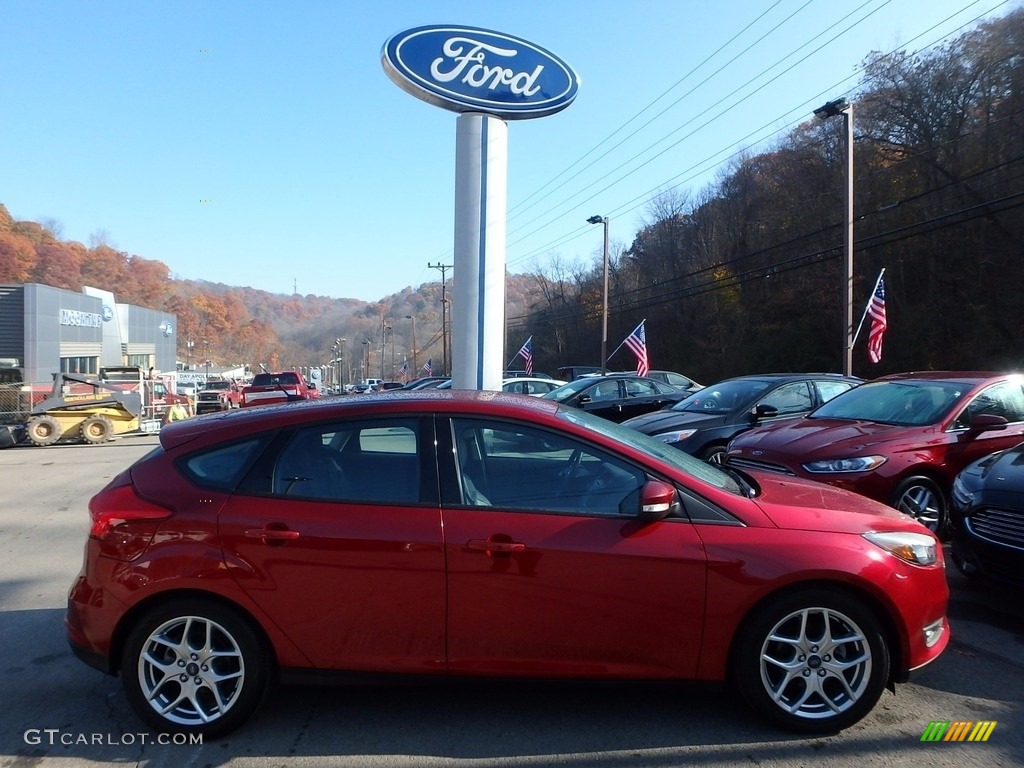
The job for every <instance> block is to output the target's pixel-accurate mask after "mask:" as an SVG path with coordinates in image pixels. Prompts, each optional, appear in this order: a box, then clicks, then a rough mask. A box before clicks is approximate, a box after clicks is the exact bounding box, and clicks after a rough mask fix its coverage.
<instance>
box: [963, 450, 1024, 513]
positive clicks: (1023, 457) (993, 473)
mask: <svg viewBox="0 0 1024 768" xmlns="http://www.w3.org/2000/svg"><path fill="white" fill-rule="evenodd" d="M961 477H963V478H965V479H966V480H967V481H968V484H969V485H970V487H971V488H973V489H978V488H979V487H984V488H985V489H987V490H988V491H991V492H993V493H998V494H1000V495H1006V496H1007V497H1008V498H1017V497H1022V496H1024V443H1021V444H1020V445H1018V446H1016V447H1014V448H1010V449H1008V450H1005V451H1003V452H1002V453H997V454H995V455H994V456H986V457H985V458H983V459H979V460H978V461H976V462H974V463H973V464H971V465H969V466H968V467H967V468H965V469H964V470H963V472H962V473H961ZM990 501H991V500H990ZM991 503H995V502H994V501H991ZM1012 503H1013V504H1015V505H1017V504H1020V501H1019V500H1017V501H1014V502H1012Z"/></svg>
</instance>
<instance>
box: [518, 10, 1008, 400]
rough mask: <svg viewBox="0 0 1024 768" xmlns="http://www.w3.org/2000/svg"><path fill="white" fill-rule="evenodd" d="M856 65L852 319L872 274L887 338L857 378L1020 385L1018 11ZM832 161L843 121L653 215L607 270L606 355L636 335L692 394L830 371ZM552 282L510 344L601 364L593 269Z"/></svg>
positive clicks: (835, 334)
mask: <svg viewBox="0 0 1024 768" xmlns="http://www.w3.org/2000/svg"><path fill="white" fill-rule="evenodd" d="M865 64H866V66H865V69H864V77H863V80H862V83H861V85H860V87H859V89H857V91H856V92H854V93H852V94H849V95H848V99H849V101H850V102H851V103H852V104H853V109H854V131H855V139H854V163H855V172H854V179H855V194H854V198H855V248H854V254H855V257H854V272H855V299H854V305H855V319H854V322H855V323H856V322H857V321H859V319H860V316H861V313H862V312H863V309H864V307H865V305H866V304H867V301H868V299H869V297H870V293H871V290H872V287H873V286H874V283H875V279H876V278H877V276H878V274H879V272H880V270H881V269H882V268H883V267H885V268H886V270H887V271H886V273H885V284H886V289H887V310H888V322H889V330H888V332H887V334H886V336H885V340H884V348H883V357H882V361H881V362H880V363H878V364H872V363H870V362H869V361H868V360H867V356H866V352H865V345H866V340H867V333H866V331H867V329H866V328H865V330H864V331H863V332H862V334H861V337H860V340H859V341H858V344H857V347H856V348H855V350H854V373H855V374H857V375H860V376H865V377H872V376H878V375H882V374H885V373H890V372H894V371H901V370H912V369H924V368H932V369H942V368H957V369H973V368H980V369H988V368H996V369H1003V368H1011V369H1014V368H1015V369H1022V368H1024V348H1022V338H1021V336H1022V334H1021V328H1022V327H1024V301H1022V300H1021V289H1022V287H1024V266H1022V258H1021V257H1022V255H1024V254H1022V250H1024V212H1022V209H1021V205H1022V204H1024V114H1022V109H1024V10H1016V11H1014V12H1012V13H1010V14H1008V15H1007V16H1006V17H1004V18H1002V19H999V20H996V21H992V22H990V23H986V24H983V25H981V26H979V27H978V28H977V29H975V30H973V31H971V32H970V33H967V34H965V35H964V36H962V37H961V38H960V39H958V40H956V41H953V42H951V43H949V44H947V45H945V46H943V47H941V48H937V49H934V50H931V51H929V52H927V53H925V54H923V55H915V56H912V55H908V54H905V53H896V54H892V55H880V54H872V55H870V56H868V58H867V59H866V62H865ZM837 95H839V94H837ZM844 157H845V148H844V135H843V120H842V119H841V118H834V119H828V120H817V119H814V118H813V117H811V116H810V115H809V116H808V120H807V122H806V123H804V124H802V125H801V126H799V127H798V128H797V129H795V130H793V131H792V132H791V133H789V134H788V135H787V136H785V137H784V138H783V139H782V140H780V141H779V142H778V143H777V145H776V146H773V147H770V148H768V149H766V150H764V151H761V152H758V153H757V154H748V155H747V156H745V157H743V158H741V159H739V160H737V161H735V162H734V163H733V164H732V166H731V167H729V168H727V169H725V170H724V171H723V172H722V173H721V174H720V177H719V180H718V181H717V182H716V183H714V184H712V185H711V186H709V187H708V188H706V189H703V190H701V191H700V192H699V193H696V194H690V193H688V192H686V191H684V190H668V191H666V192H665V194H663V195H662V196H661V197H659V198H658V199H656V200H654V201H653V202H652V203H651V205H650V207H649V210H648V215H647V222H648V223H647V224H646V226H644V227H643V228H642V229H641V230H640V231H639V232H637V233H636V235H635V237H634V238H633V240H632V244H631V245H630V246H629V247H628V248H627V249H625V251H624V252H623V253H621V254H618V255H616V257H615V258H614V259H613V268H612V277H611V287H610V297H611V298H610V301H609V304H610V321H609V349H613V348H614V346H615V345H616V344H617V343H618V342H619V341H620V340H621V339H623V338H624V337H625V336H626V335H627V334H629V332H630V331H631V330H632V329H633V328H634V327H635V326H636V325H637V323H639V322H640V321H641V320H642V319H644V318H646V319H647V324H646V331H647V343H648V347H649V350H650V357H651V364H652V366H653V367H657V368H675V369H678V370H680V371H683V372H686V373H689V374H690V375H692V376H694V377H696V378H698V380H705V381H708V380H715V379H718V378H721V377H724V376H727V375H734V374H739V373H748V372H756V371H769V370H779V371H797V370H832V371H835V370H840V368H841V365H842V354H843V351H842V350H843V341H844V338H845V332H844V324H843V317H842V309H841V307H842V288H843V258H842V257H843V219H844V216H843V214H844V203H843V193H844V189H845V182H844V176H843V168H844V165H843V159H844ZM665 171H666V173H665V175H666V176H668V177H671V176H672V175H673V174H672V169H671V168H666V169H665ZM556 263H557V262H556ZM547 278H548V280H549V284H548V287H547V292H546V293H545V295H544V296H543V297H542V299H541V300H540V302H539V303H538V304H537V305H536V307H535V308H534V310H533V311H531V312H529V313H525V314H523V315H521V316H514V317H513V316H511V313H510V336H526V335H528V334H532V335H533V338H534V353H535V356H536V357H537V359H538V365H539V366H540V367H542V368H543V367H550V366H553V365H554V364H555V363H556V362H558V361H563V360H569V359H571V360H573V361H581V362H583V361H586V362H591V361H596V359H597V357H598V356H599V346H598V344H599V340H600V314H601V312H600V310H601V306H600V305H601V286H602V274H601V270H600V265H598V264H594V265H593V267H592V268H590V269H588V270H582V271H579V270H578V271H576V272H575V273H574V272H572V271H570V270H564V269H555V268H553V269H550V270H549V271H548V274H547ZM628 362H630V360H629V356H628V354H627V353H625V352H620V353H619V356H617V357H615V358H613V360H612V363H611V365H612V367H624V365H623V364H624V363H628ZM617 364H618V365H617Z"/></svg>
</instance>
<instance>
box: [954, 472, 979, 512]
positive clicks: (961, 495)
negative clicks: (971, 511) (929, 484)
mask: <svg viewBox="0 0 1024 768" xmlns="http://www.w3.org/2000/svg"><path fill="white" fill-rule="evenodd" d="M951 496H952V497H953V502H954V503H955V504H956V505H957V506H958V507H959V508H960V509H967V508H968V507H969V506H971V500H972V499H973V496H974V494H972V493H971V492H970V491H968V490H967V486H965V485H964V481H963V480H961V479H960V477H959V475H958V476H957V478H956V480H954V481H953V493H952V494H951Z"/></svg>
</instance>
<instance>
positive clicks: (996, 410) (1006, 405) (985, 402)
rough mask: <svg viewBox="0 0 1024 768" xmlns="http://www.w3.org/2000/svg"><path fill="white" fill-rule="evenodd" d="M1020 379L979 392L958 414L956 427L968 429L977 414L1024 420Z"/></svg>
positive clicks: (1003, 382) (1023, 397) (1014, 420)
mask: <svg viewBox="0 0 1024 768" xmlns="http://www.w3.org/2000/svg"><path fill="white" fill-rule="evenodd" d="M1021 384H1022V382H1021V380H1020V379H1010V380H1009V381H1001V382H999V383H998V384H993V385H992V386H991V387H989V388H988V389H985V390H983V391H981V392H979V393H978V394H977V395H975V396H974V399H973V400H971V402H970V404H969V405H968V406H967V407H966V408H964V410H963V411H962V412H961V413H960V415H959V416H957V419H956V423H955V424H954V425H953V428H954V429H967V428H968V427H969V426H970V424H971V420H972V419H974V418H975V417H977V416H982V415H986V416H1002V417H1003V418H1004V419H1006V420H1007V421H1008V422H1010V423H1011V424H1013V423H1014V422H1018V421H1024V389H1022V387H1021Z"/></svg>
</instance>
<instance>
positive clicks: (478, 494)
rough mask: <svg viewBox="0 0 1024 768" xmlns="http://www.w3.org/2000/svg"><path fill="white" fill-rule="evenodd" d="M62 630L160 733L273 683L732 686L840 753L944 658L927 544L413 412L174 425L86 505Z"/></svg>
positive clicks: (211, 716) (240, 709)
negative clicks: (852, 732) (398, 677)
mask: <svg viewBox="0 0 1024 768" xmlns="http://www.w3.org/2000/svg"><path fill="white" fill-rule="evenodd" d="M89 509H90V515H91V518H92V528H91V531H90V534H89V538H88V541H87V543H86V556H85V561H84V564H83V567H82V572H81V574H80V575H79V576H78V578H77V580H76V581H75V583H74V584H73V586H72V588H71V592H70V595H69V601H68V610H67V618H66V624H67V629H68V634H69V639H70V642H71V645H72V647H73V649H74V650H75V652H76V653H77V655H78V656H79V657H80V658H82V659H83V660H84V661H86V662H87V663H89V664H91V665H93V666H95V667H97V668H99V669H101V670H103V671H105V672H108V673H112V674H118V673H120V675H121V677H122V680H123V683H124V688H125V691H126V693H127V696H128V698H129V699H130V701H131V703H132V704H133V705H134V707H135V709H136V711H137V712H138V713H139V715H140V716H141V717H142V719H143V720H145V721H146V722H147V723H148V724H149V725H150V726H152V727H153V728H155V729H158V730H160V731H177V732H192V733H204V734H207V735H217V734H223V733H226V732H228V731H230V730H231V729H233V728H235V727H237V726H239V725H240V724H241V723H243V722H244V721H245V720H246V719H247V718H248V717H249V716H250V715H251V714H252V713H253V712H254V710H255V709H256V708H257V706H258V705H259V703H260V701H261V700H262V699H263V698H264V696H265V693H266V691H267V689H268V686H269V685H270V684H271V683H272V682H273V681H275V680H277V679H285V680H287V679H295V678H298V679H307V680H308V678H309V676H310V675H313V676H317V677H323V676H325V675H326V674H327V673H328V672H330V671H335V670H337V671H347V672H357V673H363V675H365V674H367V673H369V674H372V673H387V674H392V673H408V674H415V675H417V676H419V677H420V678H422V677H423V676H434V677H436V678H438V679H443V678H446V677H456V676H462V677H491V678H547V679H552V678H565V679H569V678H575V679H584V678H586V679H619V680H627V679H637V680H654V679H667V680H704V681H719V680H725V679H732V680H733V681H735V682H736V683H737V687H738V688H739V689H740V691H741V692H742V695H743V696H744V697H745V698H746V699H747V700H748V702H749V703H750V704H751V705H752V706H753V707H754V708H755V709H756V710H758V711H760V712H761V713H762V714H763V715H765V716H767V717H768V718H770V719H772V720H774V721H775V722H776V723H778V724H780V725H782V726H784V727H788V728H791V729H795V730H800V731H803V732H809V733H823V732H832V731H835V730H837V729H840V728H844V727H846V726H848V725H850V724H851V723H854V722H856V721H857V720H858V719H860V718H861V717H863V716H864V715H865V714H866V713H867V712H868V711H869V710H870V709H871V708H872V707H873V706H874V704H875V702H876V701H877V700H878V698H879V696H880V695H881V693H882V690H883V689H884V688H885V687H886V686H887V685H890V684H891V683H893V682H896V681H903V680H905V679H906V678H907V676H908V674H909V672H910V671H911V670H913V669H916V668H918V667H921V666H923V665H925V664H927V663H929V662H931V661H933V660H934V659H935V658H936V657H937V656H938V655H939V654H940V653H941V652H942V650H943V649H944V648H945V647H946V644H947V643H948V640H949V633H948V627H947V623H946V618H945V612H946V602H947V599H948V591H947V587H946V579H945V573H944V570H943V564H942V558H941V557H938V556H937V554H936V552H937V540H936V539H935V537H934V536H933V535H932V534H931V533H929V532H928V531H927V530H926V529H925V528H923V527H922V526H921V525H919V524H918V523H916V522H915V521H913V520H910V519H909V518H907V517H906V516H904V515H901V514H899V513H897V512H895V511H894V510H892V509H890V508H888V507H885V506H883V505H881V504H877V503H876V502H873V501H870V500H868V499H865V498H863V497H860V496H856V495H854V494H850V493H846V492H845V491H841V490H838V489H833V488H829V487H828V486H824V485H819V484H815V483H809V482H805V481H793V480H790V479H788V478H787V479H785V480H780V479H779V478H777V477H775V476H773V475H767V476H763V477H759V478H756V482H755V483H753V484H751V483H750V482H749V478H746V477H744V476H741V475H740V474H738V473H730V472H727V471H724V470H722V469H721V468H719V467H715V466H712V465H710V464H707V463H706V462H703V461H700V460H697V459H694V458H693V457H691V456H689V455H687V454H685V453H683V452H682V451H679V450H677V449H675V448H673V447H671V446H668V445H666V444H664V443H662V442H660V441H658V440H654V439H653V438H650V437H647V436H646V435H643V434H640V433H638V432H636V431H635V430H631V429H627V428H625V427H621V426H619V425H617V424H613V423H612V422H609V421H607V420H605V419H601V418H597V417H593V416H591V415H589V414H586V413H584V412H582V411H580V410H578V409H575V408H567V407H562V406H559V405H558V404H557V403H553V402H550V401H547V400H543V399H540V398H524V397H521V396H516V395H504V394H495V393H491V392H487V393H482V392H458V391H456V392H431V391H425V392H423V393H418V392H407V393H398V394H383V395H381V396H379V397H373V398H354V399H347V398H330V399H325V400H322V401H317V402H307V403H291V404H287V405H281V406H267V407H264V408H252V409H243V410H241V411H232V412H226V413H223V414H215V415H209V416H204V417H200V418H197V419H192V420H189V421H186V422H179V423H176V424H173V425H171V426H169V427H167V428H165V429H164V430H163V431H161V433H160V447H159V448H158V449H156V450H154V451H153V452H152V453H150V454H149V455H148V456H146V457H145V458H143V459H142V460H140V461H139V462H137V463H136V464H135V465H133V466H132V467H130V468H129V469H127V470H125V471H124V472H123V473H121V474H120V475H119V476H118V477H116V478H115V479H114V480H112V481H111V482H110V484H109V485H108V486H107V487H106V488H104V489H103V490H102V491H100V493H98V494H97V495H96V496H95V497H94V498H93V499H92V501H91V502H90V505H89Z"/></svg>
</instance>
